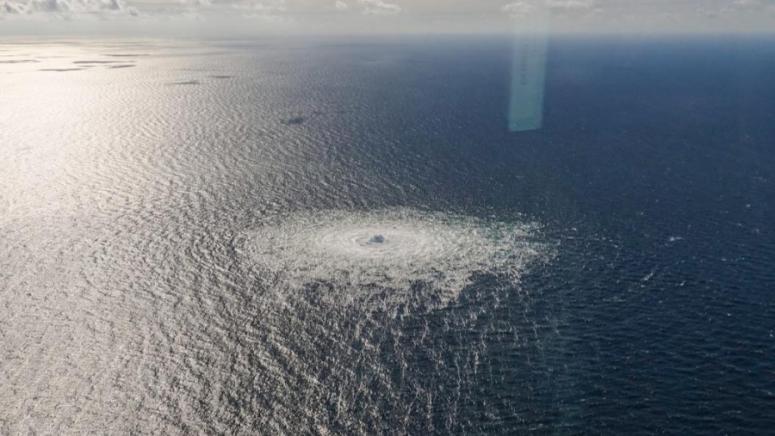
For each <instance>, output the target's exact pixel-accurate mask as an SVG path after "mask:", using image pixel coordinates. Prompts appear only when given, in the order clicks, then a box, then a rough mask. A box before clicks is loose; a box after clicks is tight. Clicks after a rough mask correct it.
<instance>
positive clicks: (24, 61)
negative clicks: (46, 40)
mask: <svg viewBox="0 0 775 436" xmlns="http://www.w3.org/2000/svg"><path fill="white" fill-rule="evenodd" d="M38 62H40V61H38V60H36V59H9V60H7V61H5V60H0V64H34V63H38Z"/></svg>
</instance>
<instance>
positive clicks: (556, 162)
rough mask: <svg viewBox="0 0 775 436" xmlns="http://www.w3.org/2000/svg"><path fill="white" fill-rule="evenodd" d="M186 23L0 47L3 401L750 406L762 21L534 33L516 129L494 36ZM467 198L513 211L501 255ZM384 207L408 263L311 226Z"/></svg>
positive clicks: (635, 415) (219, 409)
mask: <svg viewBox="0 0 775 436" xmlns="http://www.w3.org/2000/svg"><path fill="white" fill-rule="evenodd" d="M68 47H69V46H68ZM186 47H188V48H186V49H185V50H184V49H181V48H176V47H172V48H170V47H167V46H164V45H159V46H153V47H151V46H143V45H137V44H135V43H127V45H126V46H118V47H116V46H113V45H110V44H104V45H100V44H96V43H94V44H92V45H90V44H84V45H83V46H82V47H80V48H79V50H85V51H86V52H87V54H88V56H89V57H90V59H92V58H94V57H95V56H96V57H99V56H103V57H109V56H110V55H114V54H115V53H116V51H117V50H118V51H119V52H120V51H121V50H124V51H126V52H127V53H139V54H143V55H144V56H139V55H138V56H137V57H136V58H133V60H132V62H131V65H133V66H132V67H126V68H123V67H122V68H121V69H115V70H108V69H104V70H100V71H96V70H95V69H91V70H89V69H84V70H81V71H61V72H53V71H42V70H43V69H40V70H41V71H37V70H35V69H34V68H33V69H31V70H29V71H27V70H25V71H23V72H19V71H17V70H11V69H9V70H8V74H7V75H5V76H3V78H0V80H2V81H4V82H0V83H5V86H6V89H7V90H9V93H7V94H6V95H7V96H9V97H6V98H7V99H6V100H5V101H4V102H2V114H5V115H6V116H5V120H6V121H5V122H2V121H0V127H2V130H0V141H2V142H0V150H2V151H3V154H4V156H8V159H6V163H5V164H4V165H5V166H4V167H0V168H5V170H6V173H7V174H11V176H9V177H7V178H6V181H5V182H4V183H0V189H2V190H0V200H1V201H2V203H0V204H4V205H5V207H6V210H7V211H8V213H7V214H6V215H5V218H2V220H0V231H2V233H0V234H1V235H2V238H3V239H0V241H3V244H2V245H0V267H2V268H3V272H2V273H0V286H1V287H2V288H1V289H2V294H0V295H2V296H1V297H0V302H2V303H3V307H4V309H3V310H4V311H5V313H4V314H3V315H2V317H0V333H2V334H1V335H0V344H2V343H3V342H5V344H6V346H5V347H3V348H4V349H5V350H7V351H5V352H4V354H3V355H2V359H3V360H1V361H0V362H1V363H2V367H3V372H5V373H6V375H5V376H3V378H0V387H3V389H2V393H0V405H2V406H3V409H5V412H2V411H0V432H7V433H20V432H24V431H27V430H28V429H31V430H33V431H41V432H46V431H47V430H46V429H49V430H51V431H57V432H63V433H76V432H80V431H83V432H98V433H99V432H116V433H156V432H163V433H199V432H205V433H264V434H269V433H295V434H302V433H320V434H327V433H341V434H347V433H385V434H404V433H409V434H418V433H426V432H427V433H434V434H449V433H453V434H472V433H494V434H514V433H526V432H536V433H540V434H544V433H556V434H578V433H602V434H622V433H638V434H652V433H671V434H686V433H714V434H715V433H723V434H745V433H760V434H764V433H767V432H770V431H772V429H773V428H775V226H773V223H775V40H772V39H771V38H770V39H768V38H753V37H746V38H743V37H670V38H668V37H663V38H618V37H606V38H588V37H585V38H570V37H566V38H551V39H550V40H549V44H548V51H547V65H546V89H545V107H544V124H543V127H542V128H541V129H539V130H536V131H531V132H520V133H512V132H509V131H508V129H507V126H508V125H507V111H508V104H509V83H510V76H511V70H510V68H511V56H512V46H511V42H510V41H509V40H507V39H497V38H474V37H468V38H433V39H425V40H420V39H416V38H385V39H374V40H366V41H365V42H360V43H355V42H353V41H350V40H324V41H322V42H321V41H316V42H311V41H293V42H288V41H268V42H264V43H261V44H258V43H241V44H209V45H207V47H208V48H207V49H202V48H201V47H199V46H196V47H195V49H191V48H190V47H189V46H186ZM14 50H17V51H18V53H17V52H16V51H14ZM24 50H27V51H29V50H30V49H29V48H28V47H21V48H19V47H14V46H11V47H6V49H5V52H10V53H12V54H14V55H15V56H17V57H19V58H20V59H21V58H23V57H31V56H36V55H39V53H32V54H29V53H27V52H26V51H25V52H24V53H22V51H24ZM186 50H188V51H186ZM122 53H123V52H122ZM73 56H75V57H74V59H81V58H84V56H86V55H83V54H81V52H78V53H77V54H75V55H73ZM78 56H80V57H78ZM14 59H15V58H14ZM41 59H43V57H41ZM122 62H126V61H125V58H123V57H122ZM122 65H123V64H122ZM57 67H58V68H60V69H62V67H61V66H57ZM9 68H10V67H9ZM13 68H21V67H17V66H14V67H13ZM26 68H30V67H29V66H28V67H26ZM95 68H96V67H95ZM12 73H13V74H12ZM42 74H49V75H51V74H59V75H60V76H56V77H62V78H63V79H57V81H52V79H50V78H49V79H47V80H48V81H47V82H46V83H48V85H46V92H44V94H34V93H33V91H32V89H33V85H35V84H39V83H40V81H41V80H42V76H41V75H42ZM47 77H48V76H47ZM183 85H185V86H183ZM36 86H40V85H36ZM36 92H37V91H36ZM36 95H37V96H36ZM40 95H45V97H40ZM75 96H77V98H80V99H83V100H82V101H84V102H85V103H83V104H81V103H76V101H77V100H76V98H75ZM0 99H2V97H0ZM0 101H2V100H0ZM30 102H32V103H30ZM36 102H37V103H36ZM37 106H40V107H37ZM84 107H85V108H86V109H84ZM89 108H91V109H89ZM41 111H42V112H43V113H44V115H45V117H46V118H45V119H47V120H48V127H47V129H39V128H37V126H38V124H37V123H40V122H41V121H40V116H41V115H40V112H41ZM397 208H398V210H402V211H405V210H410V211H416V212H381V211H384V210H388V211H395V210H397ZM333 210H336V211H338V212H336V213H334V212H331V213H330V214H328V213H327V212H325V211H333ZM321 211H323V212H321ZM278 216H279V217H280V218H277V217H278ZM396 216H401V217H403V218H401V219H403V221H401V219H398V218H396ZM440 216H451V217H462V216H466V217H472V218H471V219H472V221H468V220H464V219H462V218H460V219H459V218H450V220H451V223H450V222H447V220H446V219H444V218H439V217H440ZM327 217H329V218H327ZM342 220H344V223H345V224H338V225H340V226H342V227H330V226H334V225H335V223H337V222H340V223H341V222H342ZM320 221H322V222H323V224H320ZM328 221H331V222H332V223H329V222H328ZM490 221H497V222H499V223H509V225H512V224H513V223H533V224H534V225H535V228H537V229H538V230H535V231H534V232H533V231H532V230H531V232H533V233H531V236H530V238H529V239H530V240H531V241H533V242H535V243H537V244H540V245H539V246H540V247H542V248H541V249H540V250H539V251H541V252H542V253H543V254H544V256H541V260H540V261H537V260H532V261H529V262H527V261H526V263H525V266H524V268H523V269H520V274H519V277H518V280H517V279H516V278H514V277H509V278H505V277H503V275H504V274H501V273H503V271H502V269H501V268H500V267H488V266H487V265H486V262H487V261H488V259H489V260H492V261H493V262H494V261H495V257H492V258H491V257H489V256H487V255H486V253H487V251H488V247H489V245H488V243H489V242H488V241H489V240H488V239H486V238H485V239H476V238H475V237H474V236H472V235H473V234H477V235H478V234H479V233H478V232H479V230H478V229H479V228H478V227H477V226H481V228H482V229H485V228H488V229H489V228H490V227H489V224H487V223H488V222H490ZM283 222H293V223H302V224H304V225H307V224H308V225H309V228H310V230H309V231H308V234H307V233H305V230H304V228H305V227H304V225H301V224H294V226H295V227H292V229H293V231H291V230H288V229H285V228H284V227H282V223H283ZM385 222H389V223H390V225H391V226H393V225H395V226H396V228H398V229H399V230H401V231H403V232H405V234H408V235H410V239H411V237H416V242H415V243H409V244H408V245H399V247H400V249H401V250H405V251H406V253H407V255H408V256H409V257H411V256H415V257H413V258H412V259H414V260H415V261H416V262H417V265H414V266H412V268H408V267H406V266H405V265H403V264H401V263H400V262H399V261H398V260H397V259H396V258H394V257H392V256H391V255H390V254H384V256H385V257H384V262H385V264H389V265H393V264H395V269H397V270H400V271H403V272H404V273H405V274H404V275H403V276H401V277H391V278H390V280H388V279H387V278H386V279H385V281H384V282H382V283H383V286H380V282H379V281H378V282H377V283H372V282H369V283H364V282H363V279H359V278H358V277H361V276H358V275H357V273H363V274H368V273H370V271H366V272H364V271H363V270H362V269H363V268H366V267H365V266H364V265H367V266H368V265H372V266H373V265H374V264H364V263H360V262H361V261H360V260H359V259H360V258H359V257H358V256H360V254H359V253H360V252H358V254H357V255H356V254H353V253H352V252H350V251H347V252H346V253H345V254H342V257H341V259H343V262H345V261H346V262H345V263H342V264H341V265H340V264H336V262H335V261H331V260H330V259H328V258H326V259H324V258H322V257H316V256H317V255H318V254H319V253H318V252H316V251H315V250H316V248H315V247H316V246H315V245H314V244H315V243H316V241H317V239H318V238H319V237H320V239H321V240H327V239H325V237H327V236H329V235H327V234H326V231H329V230H327V229H331V228H337V229H340V228H344V229H345V230H349V229H350V227H352V226H355V227H358V226H359V225H361V224H362V226H363V227H364V228H366V229H367V230H368V231H371V230H372V228H378V227H379V226H380V225H382V224H384V223H385ZM267 223H273V224H272V225H275V226H279V227H278V230H273V229H274V227H269V228H270V230H267V231H264V232H263V233H260V234H261V235H263V236H262V237H264V238H266V235H267V234H268V235H282V236H283V237H285V236H286V235H287V234H288V233H299V232H300V234H301V236H299V237H298V239H293V240H291V242H288V247H287V248H282V249H278V250H277V257H278V258H279V259H280V260H281V261H287V262H288V265H293V267H294V268H302V272H303V274H308V276H309V280H308V282H309V283H303V284H302V285H303V286H301V287H300V288H297V287H294V286H293V285H290V284H289V283H288V282H285V281H283V280H284V279H283V278H282V277H281V276H282V275H283V272H282V268H278V267H277V265H272V268H271V271H272V274H269V273H267V271H268V269H265V268H264V267H265V266H266V265H263V264H266V263H268V262H270V259H269V257H271V256H265V257H259V258H253V257H251V255H250V253H251V251H250V250H249V249H246V248H245V244H248V245H250V244H258V246H260V247H262V249H272V250H274V249H275V247H274V246H273V245H272V244H278V242H277V241H276V240H274V239H263V240H259V241H257V242H256V241H254V240H252V239H251V238H253V236H251V235H253V234H254V233H253V232H255V231H256V229H263V228H266V226H267V225H268V224H267ZM278 223H279V224H278ZM329 224H330V226H329ZM531 225H532V224H531ZM326 226H329V227H326ZM348 226H349V227H348ZM464 226H467V227H464ZM289 228H290V227H289ZM471 228H473V229H474V230H475V231H474V232H473V233H469V232H468V230H467V229H471ZM498 228H500V227H498ZM531 228H532V227H531ZM426 229H431V230H429V232H430V234H433V233H434V232H435V231H436V230H437V231H438V233H439V234H444V235H458V236H460V237H461V238H463V237H465V238H469V237H470V238H472V239H471V245H472V247H471V253H469V254H467V256H469V255H470V257H465V258H462V259H464V260H465V259H470V262H469V263H468V264H467V263H466V262H465V261H464V260H461V258H460V257H455V255H454V253H452V251H454V250H452V249H447V248H445V247H446V245H444V244H442V245H440V246H437V245H433V244H432V243H431V242H430V241H428V240H427V239H425V238H426V234H425V233H422V232H424V231H425V230H426ZM433 229H436V230H433ZM356 230H357V229H356ZM330 231H331V232H333V230H330ZM482 231H483V230H482ZM483 232H484V231H483ZM373 233H374V234H377V231H376V230H375V231H374V232H373ZM383 234H384V238H385V242H384V243H385V244H389V243H390V242H391V233H390V229H388V232H387V233H383V232H382V231H379V235H380V236H381V235H383ZM412 235H413V236H412ZM291 236H293V235H291ZM278 237H279V236H278ZM450 238H452V236H450ZM466 240H468V239H466ZM246 241H247V242H246ZM273 241H274V242H273ZM306 242H309V244H310V245H309V249H307V247H306V246H304V243H306ZM493 243H494V242H493ZM380 245H382V244H380ZM415 246H419V247H420V248H417V249H415V248H414V247H415ZM334 247H335V248H337V249H339V248H342V247H340V246H339V245H336V244H334ZM385 247H389V245H385ZM434 247H436V248H434ZM494 247H495V246H494V245H493V248H492V250H493V251H495V248H494ZM349 248H351V247H347V246H345V247H344V248H342V249H345V250H346V249H349ZM356 248H357V247H356ZM425 249H427V252H426V251H425ZM387 250H389V248H388V249H387ZM434 250H436V251H434ZM402 252H403V251H402ZM246 253H247V254H246ZM316 253H318V254H316ZM337 253H338V252H337ZM387 253H389V251H387ZM429 253H430V254H429ZM483 253H484V254H483ZM246 258H247V259H246ZM298 258H302V259H301V260H299V259H298ZM333 259H339V258H337V257H335V256H334V257H333ZM377 259H378V260H379V259H381V258H379V257H378V258H377ZM474 260H477V261H479V262H482V264H477V266H472V265H471V263H473V262H474ZM330 262H334V266H335V267H332V266H331V265H332V264H331V263H330ZM391 262H392V263H391ZM300 265H301V266H300ZM315 265H324V266H326V268H329V269H335V270H337V271H335V273H336V274H337V275H336V277H340V276H341V277H342V278H336V279H333V278H331V277H333V276H334V273H332V272H331V271H326V272H319V273H320V274H324V275H323V276H320V275H315V273H314V272H309V270H314V266H315ZM289 268H290V266H289ZM402 268H407V269H406V270H404V269H402ZM469 269H470V273H469ZM453 270H455V271H453ZM461 270H462V271H463V272H464V273H465V274H466V276H472V277H471V279H470V280H469V281H468V282H467V284H466V285H465V286H462V287H461V289H452V290H451V291H454V292H451V293H450V292H447V293H439V292H437V289H436V288H437V287H440V285H439V284H438V283H436V284H434V283H433V279H428V278H427V277H428V276H427V272H428V271H435V272H437V273H438V275H439V276H438V277H439V282H444V283H447V284H449V283H453V284H454V283H457V282H455V281H452V280H447V279H445V278H449V277H452V276H454V273H455V272H456V271H458V272H459V271H461ZM418 271H421V272H422V273H423V275H422V276H421V277H423V278H422V280H420V279H417V280H414V281H413V280H412V278H413V277H414V276H413V275H412V274H419V273H418ZM390 273H391V272H390V271H387V272H385V274H388V275H389V274H390ZM298 274H299V273H298V271H297V276H298ZM405 276H406V277H405ZM278 277H280V278H278ZM321 277H326V278H325V279H323V278H321ZM399 279H401V280H404V279H406V280H408V281H409V282H412V283H411V284H410V285H408V286H407V289H400V290H399V289H397V287H400V286H402V285H398V284H396V283H403V282H402V281H400V280H399ZM359 280H361V281H359ZM372 281H373V279H372ZM384 283H389V284H390V285H384ZM452 287H453V288H454V286H452ZM446 290H447V291H450V289H446ZM391 295H393V296H396V295H399V296H400V298H398V297H396V298H391ZM348 298H352V300H349V299H348ZM345 300H346V301H347V302H343V301H345ZM396 300H397V301H396ZM377 303H378V304H377ZM72 416H76V417H77V419H76V418H71V417H72ZM52 429H53V430H52Z"/></svg>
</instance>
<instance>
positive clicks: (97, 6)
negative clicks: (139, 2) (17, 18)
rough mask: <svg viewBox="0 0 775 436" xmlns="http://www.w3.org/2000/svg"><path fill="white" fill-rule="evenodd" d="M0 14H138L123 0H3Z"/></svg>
mask: <svg viewBox="0 0 775 436" xmlns="http://www.w3.org/2000/svg"><path fill="white" fill-rule="evenodd" d="M0 14H8V15H37V14H54V15H59V16H63V17H72V16H78V15H94V16H102V17H106V16H111V15H133V16H134V15H138V11H137V9H136V8H134V7H131V6H127V5H126V4H125V3H124V0H5V1H3V2H2V3H0Z"/></svg>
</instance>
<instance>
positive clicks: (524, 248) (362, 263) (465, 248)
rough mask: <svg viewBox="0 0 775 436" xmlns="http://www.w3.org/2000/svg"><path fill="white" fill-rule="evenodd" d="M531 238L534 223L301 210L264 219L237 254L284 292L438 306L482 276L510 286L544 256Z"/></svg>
mask: <svg viewBox="0 0 775 436" xmlns="http://www.w3.org/2000/svg"><path fill="white" fill-rule="evenodd" d="M538 233H539V226H538V225H537V224H535V223H525V222H500V221H495V220H483V219H479V218H473V217H469V216H463V215H455V214H446V213H430V212H422V211H417V210H412V209H387V210H378V211H372V212H352V211H321V212H303V213H297V214H291V215H283V216H276V217H272V218H269V219H267V220H266V221H265V222H264V224H263V225H261V226H260V227H259V228H257V229H255V230H252V231H250V232H248V234H247V235H246V236H247V237H246V238H245V244H244V252H245V253H246V255H247V256H248V259H249V261H250V262H251V263H252V264H253V265H254V266H255V268H256V269H257V271H258V273H259V275H260V276H261V277H262V278H264V279H266V280H271V283H273V286H277V285H283V286H281V287H282V288H284V289H285V290H288V289H303V288H305V287H308V286H309V285H311V284H323V285H326V286H325V289H326V290H327V291H326V292H329V293H331V294H332V295H328V297H330V299H331V300H332V301H338V302H340V303H342V304H346V303H353V302H361V303H364V302H367V301H369V302H371V303H374V299H375V298H376V299H378V300H379V301H380V302H381V303H382V304H383V305H384V304H385V303H390V304H400V303H408V302H409V300H410V299H411V300H412V303H420V304H426V305H427V304H442V305H443V304H447V303H449V302H451V301H453V300H455V299H456V298H457V296H458V295H459V293H460V291H461V290H463V289H464V288H465V287H466V286H467V285H469V284H471V283H472V281H473V280H474V279H475V278H476V277H477V276H479V275H482V274H484V275H488V274H489V275H493V276H496V277H497V279H498V280H499V282H500V283H504V281H505V284H507V285H516V284H517V283H518V282H519V279H520V277H521V275H522V273H523V271H524V270H525V268H526V267H527V266H528V265H529V264H530V263H531V262H533V261H536V260H538V259H540V258H545V255H546V254H547V245H546V244H544V243H541V242H539V241H538V237H537V236H538ZM418 289H419V291H418ZM383 291H387V292H383ZM418 292H419V295H418ZM377 296H379V297H377Z"/></svg>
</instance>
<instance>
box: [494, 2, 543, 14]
mask: <svg viewBox="0 0 775 436" xmlns="http://www.w3.org/2000/svg"><path fill="white" fill-rule="evenodd" d="M535 9H536V7H535V6H533V5H532V4H530V3H528V2H526V1H516V2H514V3H509V4H506V5H503V7H502V8H501V10H502V11H503V12H506V13H507V14H509V15H510V16H512V17H517V18H521V17H525V16H528V15H530V14H532V13H533V12H534V11H535Z"/></svg>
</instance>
